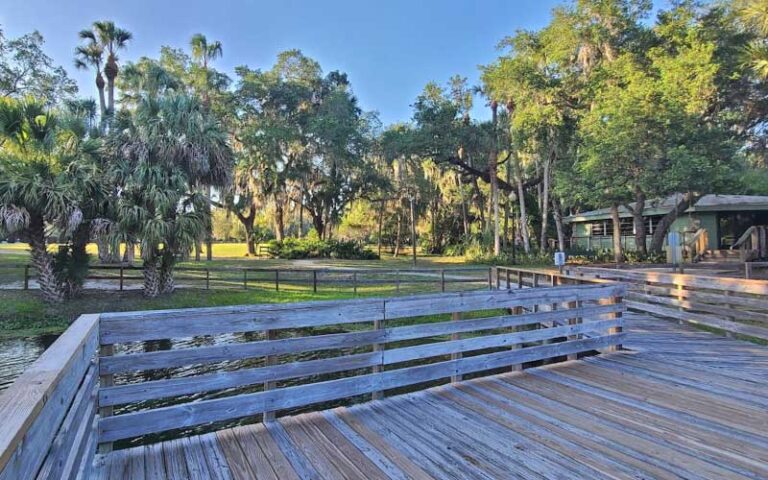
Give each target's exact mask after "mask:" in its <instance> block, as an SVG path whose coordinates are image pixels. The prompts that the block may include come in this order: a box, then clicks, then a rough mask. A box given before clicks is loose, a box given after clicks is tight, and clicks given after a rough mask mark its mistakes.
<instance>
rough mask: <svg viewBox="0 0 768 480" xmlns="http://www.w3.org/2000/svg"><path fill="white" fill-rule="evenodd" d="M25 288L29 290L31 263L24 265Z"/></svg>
mask: <svg viewBox="0 0 768 480" xmlns="http://www.w3.org/2000/svg"><path fill="white" fill-rule="evenodd" d="M24 290H29V265H24Z"/></svg>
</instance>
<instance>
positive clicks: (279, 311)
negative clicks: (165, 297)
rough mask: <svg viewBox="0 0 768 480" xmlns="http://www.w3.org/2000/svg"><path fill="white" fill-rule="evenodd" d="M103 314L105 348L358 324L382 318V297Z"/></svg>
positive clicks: (101, 326)
mask: <svg viewBox="0 0 768 480" xmlns="http://www.w3.org/2000/svg"><path fill="white" fill-rule="evenodd" d="M137 313H139V314H134V315H126V314H104V315H102V322H101V325H100V330H101V343H102V344H103V345H107V344H114V343H125V342H136V341H145V340H161V339H167V338H183V337H193V336H199V335H217V334H224V333H235V332H253V331H260V330H274V329H280V328H300V327H313V326H321V325H336V324H345V323H359V322H366V321H373V320H381V319H383V318H384V301H383V300H381V299H378V300H377V299H366V300H360V301H357V300H353V301H350V302H305V303H292V304H279V305H274V304H270V305H260V306H243V307H240V308H239V309H238V308H237V307H224V308H221V309H218V308H210V309H209V308H206V309H190V311H184V310H175V311H173V312H170V311H168V312H164V311H162V310H161V311H155V312H147V313H146V315H142V314H141V312H137Z"/></svg>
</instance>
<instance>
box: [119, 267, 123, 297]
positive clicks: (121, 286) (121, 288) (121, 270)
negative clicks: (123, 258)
mask: <svg viewBox="0 0 768 480" xmlns="http://www.w3.org/2000/svg"><path fill="white" fill-rule="evenodd" d="M120 291H121V292H122V291H123V266H122V265H120Z"/></svg>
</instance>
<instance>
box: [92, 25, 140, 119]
mask: <svg viewBox="0 0 768 480" xmlns="http://www.w3.org/2000/svg"><path fill="white" fill-rule="evenodd" d="M132 37H133V35H132V34H131V32H129V31H128V30H125V29H122V28H119V27H117V26H115V22H111V21H107V20H103V21H99V22H93V25H92V26H91V29H90V30H82V31H80V38H82V39H83V40H87V41H88V42H89V43H88V45H96V46H98V47H99V48H100V49H101V51H102V54H106V55H107V59H106V63H105V64H104V76H106V77H107V110H106V111H107V113H108V114H109V115H112V114H114V112H115V79H116V78H117V75H118V73H119V72H120V67H119V66H118V64H117V60H118V58H117V51H118V50H120V49H123V48H125V47H126V45H127V44H128V41H129V40H130V39H131V38H132ZM97 78H98V77H97ZM97 81H98V80H97Z"/></svg>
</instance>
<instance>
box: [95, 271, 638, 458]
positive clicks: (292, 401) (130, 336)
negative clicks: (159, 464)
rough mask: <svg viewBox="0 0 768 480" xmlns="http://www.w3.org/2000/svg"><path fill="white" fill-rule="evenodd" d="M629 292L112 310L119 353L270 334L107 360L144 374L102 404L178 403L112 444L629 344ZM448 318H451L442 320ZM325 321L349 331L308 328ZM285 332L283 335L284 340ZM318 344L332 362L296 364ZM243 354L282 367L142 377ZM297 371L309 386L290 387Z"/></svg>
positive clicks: (109, 325)
mask: <svg viewBox="0 0 768 480" xmlns="http://www.w3.org/2000/svg"><path fill="white" fill-rule="evenodd" d="M623 288H624V287H623V285H617V284H613V285H595V286H569V287H562V288H556V289H540V290H533V289H531V290H524V291H488V292H483V291H479V292H462V293H447V294H437V295H418V296H410V297H400V298H389V299H364V300H352V301H333V302H309V303H300V304H290V305H269V306H250V307H227V308H213V309H191V310H190V309H187V310H178V311H171V312H168V311H157V312H133V313H116V314H104V315H102V317H101V331H100V334H101V337H100V338H101V345H102V349H103V348H104V347H105V346H110V347H112V346H114V347H115V348H117V349H118V350H119V349H120V344H131V343H133V342H143V341H147V340H159V339H166V338H174V337H186V336H200V335H209V336H210V335H221V334H233V333H236V332H262V334H261V336H259V337H258V338H257V339H256V341H247V342H243V343H237V344H225V345H216V344H214V345H204V346H200V347H195V348H183V349H179V350H169V351H161V352H153V351H139V352H134V353H131V352H128V353H122V354H115V355H110V356H102V357H101V358H100V373H101V374H102V375H107V376H113V375H118V374H128V373H134V374H138V376H134V377H131V378H132V379H133V380H131V381H130V382H128V383H124V384H115V385H113V386H108V387H106V388H102V389H101V390H100V392H99V402H100V405H103V406H124V405H126V404H128V405H130V404H135V403H137V402H146V401H147V400H158V399H168V398H177V399H178V400H174V401H173V402H171V403H167V404H165V405H164V406H160V407H149V408H146V409H144V410H141V411H133V412H130V413H125V414H121V415H114V416H110V417H106V418H102V419H101V421H100V423H99V436H100V441H101V442H106V443H108V442H113V441H117V440H121V439H126V438H132V437H136V436H141V435H146V434H152V433H158V432H163V431H167V430H171V429H177V428H188V427H193V426H195V425H199V424H205V423H209V422H221V421H227V420H232V419H235V418H240V417H246V416H253V415H269V413H270V412H275V411H280V410H290V409H295V408H299V407H303V406H306V405H310V404H315V403H319V402H328V401H333V400H339V399H346V398H350V397H359V396H360V395H366V394H369V395H372V396H373V397H374V398H380V397H381V396H382V395H383V394H384V392H386V391H388V390H393V389H394V390H396V389H400V388H403V387H409V386H413V385H417V384H424V383H427V382H434V381H437V380H440V379H447V378H452V379H453V380H454V381H456V380H458V379H461V378H462V376H463V375H466V374H473V373H477V372H481V371H488V370H493V369H498V368H504V367H512V366H514V365H520V364H523V363H526V362H533V361H540V360H544V359H549V358H554V357H561V356H562V357H565V356H569V355H570V356H573V355H576V354H578V353H580V352H585V351H590V350H596V349H608V348H611V347H613V346H616V345H618V344H620V343H621V339H622V335H621V334H620V333H619V332H618V330H616V329H618V328H619V327H620V326H621V318H620V315H619V314H620V312H621V310H622V309H623V305H621V304H617V303H613V302H612V299H614V298H616V297H620V296H621V295H622V294H623ZM553 305H554V306H555V308H552V306H553ZM470 312H474V313H473V315H472V316H471V317H470V318H461V316H463V315H465V314H468V313H470ZM478 314H479V315H480V316H478ZM436 315H446V318H445V319H443V318H439V317H438V318H437V320H438V321H435V316H436ZM449 316H450V317H449ZM214 318H215V320H216V321H212V319H214ZM459 318H461V319H459ZM317 328H334V329H339V328H340V329H342V330H345V331H344V333H330V334H317V333H314V332H315V330H311V331H310V334H308V335H307V334H306V333H304V334H302V332H306V329H317ZM275 332H280V335H277V337H274V336H273V334H274V333H275ZM288 332H289V334H288ZM554 342H557V343H554ZM317 351H322V352H325V353H324V355H323V356H322V357H321V358H313V359H311V360H304V361H294V360H296V359H297V358H305V357H302V356H304V355H306V353H307V352H317ZM243 358H262V359H264V358H271V359H272V362H269V363H261V364H259V366H257V367H255V368H244V369H238V370H235V371H227V372H222V371H216V372H214V373H205V374H201V375H194V376H185V377H179V378H164V379H159V380H150V381H140V380H139V379H143V378H144V377H142V376H141V372H145V371H149V370H155V369H163V368H169V367H181V366H185V365H199V364H218V363H219V362H227V361H230V360H234V359H243ZM284 359H286V360H287V362H286V361H285V360H284ZM281 360H282V361H281ZM115 378H116V377H115ZM297 378H301V379H303V381H302V383H300V384H296V383H294V382H293V381H292V382H290V383H286V381H289V380H294V379H297ZM254 386H257V387H256V390H255V391H254V390H253V388H251V389H250V390H247V393H242V394H237V395H233V396H227V397H224V398H214V399H207V400H202V401H191V400H188V398H190V397H186V396H189V395H192V398H194V395H195V394H199V393H202V392H209V391H216V390H227V389H237V388H242V387H254ZM185 398H186V399H185ZM145 404H146V403H145Z"/></svg>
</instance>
